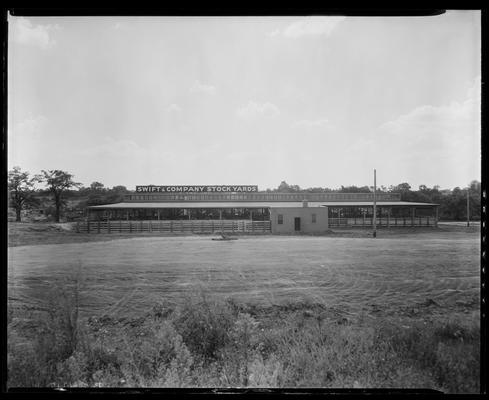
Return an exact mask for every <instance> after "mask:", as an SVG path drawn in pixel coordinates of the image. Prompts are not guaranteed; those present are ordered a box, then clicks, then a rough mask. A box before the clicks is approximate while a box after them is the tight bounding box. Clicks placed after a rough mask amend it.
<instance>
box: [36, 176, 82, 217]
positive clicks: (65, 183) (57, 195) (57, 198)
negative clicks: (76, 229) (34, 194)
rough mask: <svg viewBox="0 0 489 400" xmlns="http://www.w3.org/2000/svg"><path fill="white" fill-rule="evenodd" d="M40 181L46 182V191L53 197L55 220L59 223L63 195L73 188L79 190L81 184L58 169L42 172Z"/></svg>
mask: <svg viewBox="0 0 489 400" xmlns="http://www.w3.org/2000/svg"><path fill="white" fill-rule="evenodd" d="M41 179H42V181H44V182H46V185H47V186H48V190H49V191H50V192H51V194H52V195H53V201H54V206H55V208H56V214H55V220H56V222H59V219H60V215H61V207H62V206H63V204H64V201H63V193H64V192H65V191H67V190H69V189H71V188H73V187H76V188H79V187H80V186H81V183H78V182H75V181H73V175H71V174H69V173H68V172H65V171H61V170H59V169H55V170H49V171H44V170H42V178H41Z"/></svg>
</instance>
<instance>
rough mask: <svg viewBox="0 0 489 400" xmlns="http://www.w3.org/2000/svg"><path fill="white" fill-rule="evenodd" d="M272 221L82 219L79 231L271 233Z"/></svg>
mask: <svg viewBox="0 0 489 400" xmlns="http://www.w3.org/2000/svg"><path fill="white" fill-rule="evenodd" d="M270 229H271V226H270V221H250V220H171V221H167V220H165V221H163V220H159V221H158V220H155V221H127V220H126V221H123V220H122V221H111V220H103V221H89V222H87V221H82V222H81V221H80V222H77V224H76V231H77V232H78V233H137V232H160V233H221V232H222V233H240V232H241V233H270Z"/></svg>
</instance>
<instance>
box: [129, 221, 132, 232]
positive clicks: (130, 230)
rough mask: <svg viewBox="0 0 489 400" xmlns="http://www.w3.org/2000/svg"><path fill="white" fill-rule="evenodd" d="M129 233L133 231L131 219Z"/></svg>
mask: <svg viewBox="0 0 489 400" xmlns="http://www.w3.org/2000/svg"><path fill="white" fill-rule="evenodd" d="M129 233H132V221H129Z"/></svg>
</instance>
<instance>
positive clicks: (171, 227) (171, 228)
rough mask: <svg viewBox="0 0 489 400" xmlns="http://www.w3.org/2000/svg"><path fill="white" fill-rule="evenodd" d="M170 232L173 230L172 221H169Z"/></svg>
mask: <svg viewBox="0 0 489 400" xmlns="http://www.w3.org/2000/svg"><path fill="white" fill-rule="evenodd" d="M170 232H173V221H170Z"/></svg>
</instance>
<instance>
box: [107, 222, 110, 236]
mask: <svg viewBox="0 0 489 400" xmlns="http://www.w3.org/2000/svg"><path fill="white" fill-rule="evenodd" d="M107 233H110V219H108V218H107Z"/></svg>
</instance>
